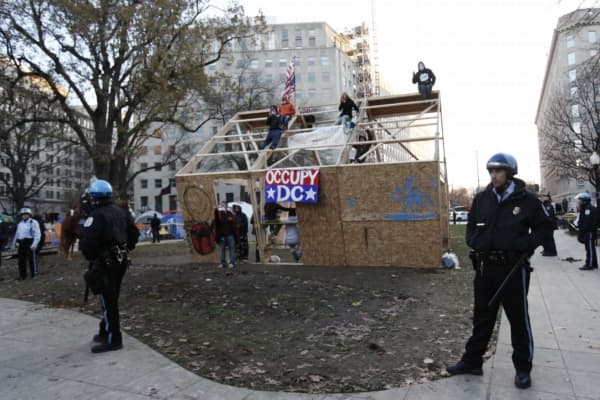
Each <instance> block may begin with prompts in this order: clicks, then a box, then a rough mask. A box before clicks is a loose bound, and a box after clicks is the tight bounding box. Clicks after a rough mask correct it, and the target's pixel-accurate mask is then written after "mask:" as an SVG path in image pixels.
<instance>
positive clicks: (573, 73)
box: [569, 69, 577, 82]
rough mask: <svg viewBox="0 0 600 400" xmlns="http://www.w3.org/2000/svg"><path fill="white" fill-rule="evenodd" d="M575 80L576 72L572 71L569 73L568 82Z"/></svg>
mask: <svg viewBox="0 0 600 400" xmlns="http://www.w3.org/2000/svg"><path fill="white" fill-rule="evenodd" d="M575 79H577V71H576V70H574V69H572V70H570V71H569V82H573V81H575Z"/></svg>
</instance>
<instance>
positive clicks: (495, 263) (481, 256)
mask: <svg viewBox="0 0 600 400" xmlns="http://www.w3.org/2000/svg"><path fill="white" fill-rule="evenodd" d="M469 257H471V259H472V261H473V262H474V263H477V264H483V266H484V267H512V266H513V265H515V264H516V263H517V261H519V258H520V257H521V253H518V252H516V251H509V250H490V251H486V252H480V251H471V252H470V253H469Z"/></svg>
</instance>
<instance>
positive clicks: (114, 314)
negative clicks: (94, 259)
mask: <svg viewBox="0 0 600 400" xmlns="http://www.w3.org/2000/svg"><path fill="white" fill-rule="evenodd" d="M126 265H127V262H125V263H124V265H118V264H114V265H112V266H111V267H110V268H105V269H103V270H102V271H103V274H104V278H105V281H104V288H103V289H102V291H101V293H100V296H99V297H100V306H101V308H102V319H101V320H100V332H99V333H100V335H101V336H104V337H106V339H107V343H108V344H121V343H123V337H122V336H121V325H120V320H119V294H120V293H121V282H122V281H123V276H125V271H126V269H127V267H126Z"/></svg>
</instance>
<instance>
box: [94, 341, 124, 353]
mask: <svg viewBox="0 0 600 400" xmlns="http://www.w3.org/2000/svg"><path fill="white" fill-rule="evenodd" d="M122 348H123V343H121V342H118V343H106V342H105V343H100V344H97V345H95V346H92V353H104V352H107V351H114V350H120V349H122Z"/></svg>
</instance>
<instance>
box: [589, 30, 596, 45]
mask: <svg viewBox="0 0 600 400" xmlns="http://www.w3.org/2000/svg"><path fill="white" fill-rule="evenodd" d="M596 40H598V39H597V37H596V31H588V42H590V43H596Z"/></svg>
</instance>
